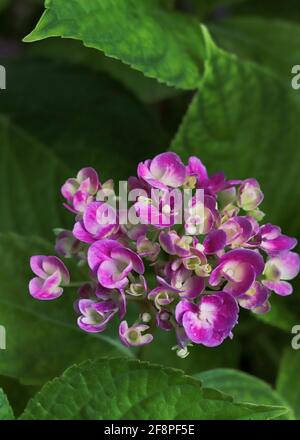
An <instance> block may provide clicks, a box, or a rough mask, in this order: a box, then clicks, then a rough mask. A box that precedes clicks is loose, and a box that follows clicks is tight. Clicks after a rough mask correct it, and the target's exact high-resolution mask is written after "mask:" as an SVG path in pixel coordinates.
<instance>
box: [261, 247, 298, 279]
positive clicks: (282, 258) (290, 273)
mask: <svg viewBox="0 0 300 440" xmlns="http://www.w3.org/2000/svg"><path fill="white" fill-rule="evenodd" d="M272 265H273V266H274V267H276V268H277V269H278V270H279V273H280V278H281V279H282V280H292V279H293V278H295V277H296V276H297V275H298V273H299V270H300V257H299V255H298V254H296V252H284V253H282V254H280V255H278V256H277V257H273V258H271V259H270V260H268V262H267V266H272Z"/></svg>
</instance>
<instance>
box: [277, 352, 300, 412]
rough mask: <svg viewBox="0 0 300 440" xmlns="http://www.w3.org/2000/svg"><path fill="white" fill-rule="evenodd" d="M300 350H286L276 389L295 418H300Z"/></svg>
mask: <svg viewBox="0 0 300 440" xmlns="http://www.w3.org/2000/svg"><path fill="white" fill-rule="evenodd" d="M299 371H300V350H299V349H298V350H293V349H292V348H289V349H288V350H286V352H285V354H284V356H283V359H282V362H281V365H280V369H279V375H278V379H277V387H276V388H277V390H278V392H279V393H280V394H281V396H283V397H284V398H285V400H286V401H287V402H288V403H289V405H290V407H291V408H293V410H294V413H295V416H296V419H297V420H299V419H300V383H299Z"/></svg>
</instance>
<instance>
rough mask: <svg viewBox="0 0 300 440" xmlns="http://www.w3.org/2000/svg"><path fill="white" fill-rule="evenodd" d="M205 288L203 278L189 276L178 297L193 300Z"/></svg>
mask: <svg viewBox="0 0 300 440" xmlns="http://www.w3.org/2000/svg"><path fill="white" fill-rule="evenodd" d="M204 287H205V281H204V278H201V277H198V276H191V277H190V278H188V279H187V280H186V282H185V283H184V284H183V286H182V289H181V293H180V296H181V297H182V298H188V299H194V298H197V297H198V296H199V295H200V293H202V292H203V290H204Z"/></svg>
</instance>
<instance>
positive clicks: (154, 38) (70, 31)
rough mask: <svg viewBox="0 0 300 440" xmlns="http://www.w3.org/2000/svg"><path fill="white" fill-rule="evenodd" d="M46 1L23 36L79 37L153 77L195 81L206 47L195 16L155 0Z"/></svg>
mask: <svg viewBox="0 0 300 440" xmlns="http://www.w3.org/2000/svg"><path fill="white" fill-rule="evenodd" d="M45 6H46V11H45V13H44V14H43V16H42V17H41V19H40V21H39V23H38V24H37V26H36V28H35V29H34V31H33V32H32V33H31V34H30V35H28V36H27V37H26V38H25V40H24V41H26V42H33V41H38V40H41V39H44V38H48V37H65V38H73V39H77V40H81V41H82V42H83V43H84V45H85V46H87V47H93V48H95V49H99V50H101V51H103V52H104V53H105V54H106V55H107V56H110V57H112V58H118V59H120V60H121V61H123V62H124V63H126V64H129V65H131V66H132V67H133V68H135V69H137V70H140V71H142V72H143V73H144V74H145V75H146V76H149V77H151V78H156V79H157V80H159V81H162V82H165V83H167V84H169V85H172V86H175V87H179V88H183V89H194V88H196V87H197V86H198V84H199V81H200V78H201V73H202V67H203V59H204V58H205V56H206V51H205V44H204V38H203V34H202V31H201V28H200V27H199V25H198V23H197V20H195V19H193V17H191V16H186V15H184V14H179V13H176V12H170V11H167V10H166V9H164V8H162V7H160V6H159V2H155V3H154V2H153V0H139V1H138V2H137V1H135V0H126V1H124V0H94V1H93V2H92V3H89V2H86V0H74V1H73V2H72V4H70V3H68V2H65V1H64V0H47V1H46V4H45Z"/></svg>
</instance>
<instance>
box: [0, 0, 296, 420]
mask: <svg viewBox="0 0 300 440" xmlns="http://www.w3.org/2000/svg"><path fill="white" fill-rule="evenodd" d="M70 5H71V6H70ZM83 5H84V7H83ZM46 6H48V10H47V13H46V14H45V15H44V16H43V18H42V19H41V21H40V22H39V24H38V25H37V27H36V28H35V30H34V31H33V32H32V33H31V31H32V30H33V29H34V27H35V26H36V24H37V22H38V20H39V19H40V17H41V14H42V12H43V10H44V6H43V1H42V0H0V64H1V65H4V66H5V67H6V70H7V90H6V91H0V257H1V265H0V325H3V326H5V327H6V331H7V349H6V350H0V388H2V389H3V391H4V392H2V391H1V392H0V419H1V418H3V419H5V418H12V417H13V415H12V414H13V413H12V410H13V412H14V414H15V416H17V417H18V416H19V415H20V414H21V413H22V412H23V410H24V408H25V406H26V405H27V402H28V400H29V399H30V397H32V396H34V395H35V394H36V392H38V391H39V390H40V389H41V387H42V386H43V385H44V384H45V383H46V382H47V381H49V380H50V382H49V383H48V384H46V385H45V386H44V387H43V389H42V391H41V392H40V393H39V394H37V395H36V397H35V398H34V400H32V401H31V402H30V404H29V405H28V407H27V409H26V410H25V412H24V413H23V416H22V417H23V418H33V419H37V418H110V417H111V418H126V417H129V418H158V417H160V416H162V417H165V418H170V419H174V418H180V417H181V418H189V417H191V418H199V419H205V418H215V419H217V418H234V419H237V418H263V419H269V418H299V417H300V385H299V380H298V376H299V369H300V350H299V352H297V351H295V350H292V349H291V338H292V335H291V329H292V327H293V326H294V325H297V324H299V325H300V297H299V281H297V280H296V281H295V282H294V288H295V292H294V295H293V296H291V297H288V298H278V297H272V311H271V312H270V314H268V315H266V316H263V317H255V316H254V315H252V314H250V313H248V312H246V311H242V312H241V316H240V323H239V325H238V327H237V328H236V329H235V331H234V334H235V337H234V339H233V341H226V342H225V343H224V344H223V345H222V346H221V347H218V348H214V349H208V348H205V347H194V348H193V349H192V351H191V354H190V356H189V357H188V358H186V359H179V358H178V357H177V356H176V355H175V353H174V352H173V351H171V350H170V347H172V346H173V345H175V343H176V342H175V339H174V336H173V335H169V334H168V333H166V332H161V331H157V333H156V335H155V341H154V343H153V344H151V345H150V346H146V347H143V348H142V349H141V350H139V351H138V352H136V351H134V350H133V351H129V350H127V349H125V348H124V347H123V346H121V344H120V343H119V342H118V338H117V337H116V333H117V327H116V324H117V323H115V324H114V325H113V328H111V329H110V331H109V332H108V334H103V335H102V334H100V335H97V336H90V335H86V334H83V333H82V332H81V331H79V330H78V329H77V327H76V316H75V313H74V312H73V308H72V302H73V300H74V298H75V297H76V291H75V289H74V291H73V289H67V291H66V293H65V295H64V296H63V298H61V299H59V300H57V301H56V302H52V303H51V304H42V303H38V302H36V301H34V300H33V299H32V298H30V297H29V295H28V288H27V285H28V281H29V279H30V277H31V274H30V270H29V267H28V260H29V257H30V255H31V254H34V253H43V252H45V253H48V254H49V253H50V254H51V253H52V252H53V250H52V247H53V242H54V234H53V229H54V228H56V227H68V226H70V225H71V221H72V216H71V215H70V214H68V213H67V212H66V211H65V210H64V209H63V207H62V198H61V196H60V186H61V184H62V183H63V182H64V180H65V179H66V178H67V177H69V176H73V175H75V173H76V172H77V171H78V169H80V168H82V167H84V166H93V167H95V168H96V169H97V170H98V172H99V174H100V177H101V180H102V181H104V180H106V179H108V178H115V179H122V178H126V177H128V176H129V175H130V174H134V173H135V171H136V166H137V163H138V162H139V161H141V160H144V159H146V158H149V157H153V156H154V155H156V154H158V153H160V152H162V151H165V150H167V149H172V150H173V151H176V152H178V153H179V154H180V155H181V156H182V157H183V159H186V158H187V157H188V156H189V155H191V154H196V155H198V156H199V157H201V159H202V160H203V161H204V162H205V163H206V164H207V166H208V169H209V171H210V172H215V171H219V170H224V171H225V172H226V174H227V177H228V178H246V177H255V178H257V179H258V180H259V181H260V182H261V186H262V188H263V190H264V192H265V201H264V205H263V209H264V210H265V211H266V212H267V217H266V221H269V222H273V223H278V224H280V226H282V228H283V229H284V231H285V232H286V233H287V234H291V235H294V236H299V232H300V218H299V207H298V206H299V197H300V184H299V164H300V90H299V91H295V90H293V89H292V87H291V79H292V74H291V68H292V66H293V65H296V64H300V6H299V2H297V1H293V0H289V1H286V2H285V3H284V4H282V2H281V1H279V0H278V1H277V0H276V1H264V2H261V1H256V0H210V1H208V0H207V1H204V0H203V1H202V0H178V1H175V0H90V1H89V2H87V1H86V0H73V1H72V2H71V1H66V0H50V1H47V2H46ZM88 8H91V11H93V13H92V14H89V13H88V12H89V11H88ZM200 23H201V24H202V25H204V26H202V27H200ZM28 34H29V36H28V37H27V38H26V41H27V42H30V44H25V43H24V42H22V39H23V38H24V37H25V36H26V35H28ZM48 37H56V38H48ZM59 37H65V38H62V39H61V38H59ZM77 276H78V277H79V279H80V277H81V276H82V274H78V275H77ZM107 356H110V357H115V356H117V357H122V359H123V358H124V359H125V358H128V359H130V358H138V359H140V360H142V361H149V362H151V363H155V364H159V365H160V367H154V366H151V365H150V366H149V364H144V363H138V362H137V361H135V360H133V359H131V360H128V361H127V360H124V361H122V363H121V364H122V365H123V366H122V367H120V366H119V361H118V362H116V361H107V360H100V361H94V359H95V358H97V357H107ZM87 359H91V361H88V362H84V363H82V364H80V366H78V367H76V366H75V367H72V368H71V369H69V370H67V372H66V373H64V375H63V376H62V377H60V378H59V379H55V380H54V381H51V380H52V379H53V378H55V377H57V376H59V375H61V374H62V373H63V372H64V370H66V369H67V368H68V367H70V366H71V365H73V364H78V363H80V362H82V361H86V360H87ZM167 367H172V368H179V369H181V370H184V372H185V374H187V375H190V376H192V375H195V376H194V377H195V378H193V379H192V378H191V377H190V378H187V376H183V375H182V373H179V372H175V371H174V370H171V369H168V368H167ZM101 371H102V372H103V376H104V377H107V379H105V380H107V383H105V384H104V385H103V383H102V381H103V380H104V379H103V378H102V376H101ZM133 372H134V374H136V380H134V379H133V378H132V375H133ZM112 375H113V377H114V378H115V380H114V381H112V379H111V376H112ZM118 375H120V377H122V378H123V377H125V376H126V380H125V382H124V385H122V386H121V385H120V383H121V382H122V381H121V382H120V379H119V376H118ZM78 377H79V379H80V380H79V385H78V389H77V390H76V393H77V394H76V393H75V388H76V387H74V393H73V392H71V391H70V386H71V388H72V386H73V385H72V384H73V383H78V382H77V380H78ZM132 381H133V382H132ZM200 381H202V387H201V382H200ZM126 384H127V385H128V386H127V385H126ZM93 386H94V387H95V388H93ZM154 386H157V387H158V389H159V390H160V391H159V392H158V393H157V394H155V395H154V396H152V399H153V401H152V403H151V402H150V403H147V404H146V403H145V405H144V406H142V407H138V405H137V403H136V402H137V401H138V398H143V399H145V400H146V399H147V398H148V394H147V393H148V391H149V390H150V389H152V388H153V387H154ZM198 387H199V393H198V399H199V400H198V401H197V402H195V407H194V408H193V411H192V412H190V413H189V412H188V405H186V404H185V402H188V401H189V400H190V399H191V395H193V390H194V391H195V389H198ZM274 388H276V390H275V391H274ZM212 389H215V390H212ZM65 390H68V393H70V394H67V395H66V396H67V397H66V398H62V397H61V396H65ZM107 390H110V391H107ZM133 390H134V392H133ZM169 390H170V391H169ZM172 390H173V393H174V399H173V400H172V399H171V400H170V399H169V397H168V396H169V392H171V393H172ZM93 392H95V393H96V392H97V395H98V398H94V396H93ZM102 393H104V394H103V395H102ZM110 393H113V394H114V396H115V397H116V399H118V401H119V402H121V403H120V404H119V406H118V407H114V405H113V404H112V405H111V406H109V407H106V406H105V405H104V406H103V401H105V398H106V397H108V396H110ZM126 393H128V395H130V396H131V395H132V396H131V397H130V399H131V400H129V401H128V396H127V394H126ZM224 393H225V394H224ZM228 395H229V396H232V397H228ZM101 396H102V397H101ZM126 396H127V397H126ZM72 399H73V400H74V402H75V403H74V406H73V407H72V406H70V403H69V402H70V401H72ZM76 399H83V400H84V399H86V402H87V404H86V406H84V407H83V408H80V409H78V408H77V406H76V401H77V400H76ZM103 399H104V400H103ZM135 399H137V401H136V402H135ZM8 401H9V402H10V404H9V403H8ZM62 401H63V403H62ZM88 402H89V403H88ZM91 402H92V403H91ZM122 402H124V404H123V403H122ZM128 402H129V403H128ZM58 403H59V404H58ZM253 404H257V405H253ZM162 405H163V406H164V408H165V412H164V413H163V415H162V414H159V413H157V412H155V407H156V406H158V407H161V406H162ZM264 405H268V406H264ZM10 406H11V407H12V409H11V407H10ZM281 407H285V408H287V410H284V409H283V410H282V408H281ZM278 408H279V409H278ZM280 408H281V409H280Z"/></svg>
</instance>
